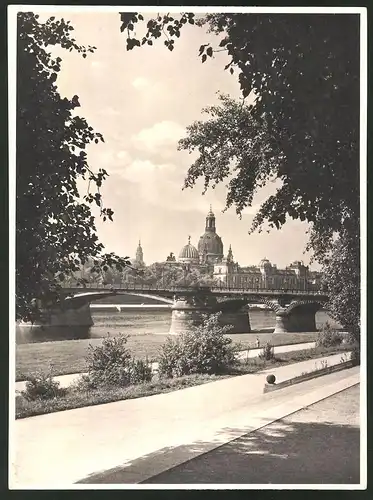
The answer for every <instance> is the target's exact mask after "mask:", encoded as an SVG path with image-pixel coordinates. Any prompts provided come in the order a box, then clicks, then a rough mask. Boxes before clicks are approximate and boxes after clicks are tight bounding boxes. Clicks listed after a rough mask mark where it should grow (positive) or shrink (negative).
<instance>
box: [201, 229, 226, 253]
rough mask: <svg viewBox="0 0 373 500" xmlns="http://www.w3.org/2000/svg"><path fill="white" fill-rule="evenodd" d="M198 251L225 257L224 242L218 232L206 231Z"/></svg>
mask: <svg viewBox="0 0 373 500" xmlns="http://www.w3.org/2000/svg"><path fill="white" fill-rule="evenodd" d="M198 252H199V253H200V254H201V255H203V254H213V255H217V256H221V258H223V242H222V240H221V238H220V236H219V235H218V234H216V233H212V232H205V233H204V234H203V235H202V236H201V237H200V239H199V242H198Z"/></svg>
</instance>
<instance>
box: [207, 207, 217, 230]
mask: <svg viewBox="0 0 373 500" xmlns="http://www.w3.org/2000/svg"><path fill="white" fill-rule="evenodd" d="M205 231H206V232H211V233H216V227H215V215H214V212H213V211H212V206H211V205H210V210H209V212H208V214H207V216H206V227H205Z"/></svg>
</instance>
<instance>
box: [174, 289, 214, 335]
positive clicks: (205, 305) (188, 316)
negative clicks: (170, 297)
mask: <svg viewBox="0 0 373 500" xmlns="http://www.w3.org/2000/svg"><path fill="white" fill-rule="evenodd" d="M215 306H216V299H215V297H209V298H208V299H207V298H206V299H205V300H197V298H196V297H177V298H175V299H174V303H173V305H172V308H171V311H172V313H171V326H170V331H169V333H170V335H179V334H180V333H185V332H187V331H190V330H191V328H192V327H193V326H199V325H200V324H201V323H202V321H203V316H204V315H205V314H212V313H213V312H214V311H215Z"/></svg>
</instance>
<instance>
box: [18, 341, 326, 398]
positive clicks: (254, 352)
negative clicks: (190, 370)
mask: <svg viewBox="0 0 373 500" xmlns="http://www.w3.org/2000/svg"><path fill="white" fill-rule="evenodd" d="M315 345H316V342H302V343H301V344H290V345H280V346H275V347H274V352H275V354H281V353H284V352H293V351H302V350H305V349H313V348H314V347H315ZM261 352H262V348H259V349H257V348H255V349H249V350H248V351H247V350H245V351H241V352H240V353H239V358H240V359H247V358H250V359H252V358H257V357H258V356H259V354H260V353H261ZM152 369H153V371H157V370H158V363H157V362H154V363H152ZM81 375H82V374H81V373H71V374H69V375H58V376H57V377H54V379H55V380H57V381H58V382H59V383H60V385H61V387H68V386H69V385H71V384H72V383H74V382H76V381H77V380H78V378H79V377H80V376H81ZM25 387H26V382H25V381H20V382H16V383H15V390H16V392H21V391H24V390H25Z"/></svg>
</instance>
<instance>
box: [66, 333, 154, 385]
mask: <svg viewBox="0 0 373 500" xmlns="http://www.w3.org/2000/svg"><path fill="white" fill-rule="evenodd" d="M127 340H128V335H122V334H121V335H119V336H118V337H109V336H108V337H107V338H106V339H104V341H103V342H102V345H99V346H95V347H93V346H92V345H90V346H89V347H88V355H87V357H86V362H87V367H88V375H83V376H82V377H80V379H79V380H78V383H77V384H76V385H75V389H76V390H78V391H79V390H81V391H90V390H94V389H97V388H98V387H105V386H106V387H126V386H128V385H131V384H140V383H142V382H149V381H150V380H151V378H152V369H151V366H150V364H149V363H148V361H143V360H135V359H133V357H132V356H131V353H130V351H129V350H128V349H127Z"/></svg>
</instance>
